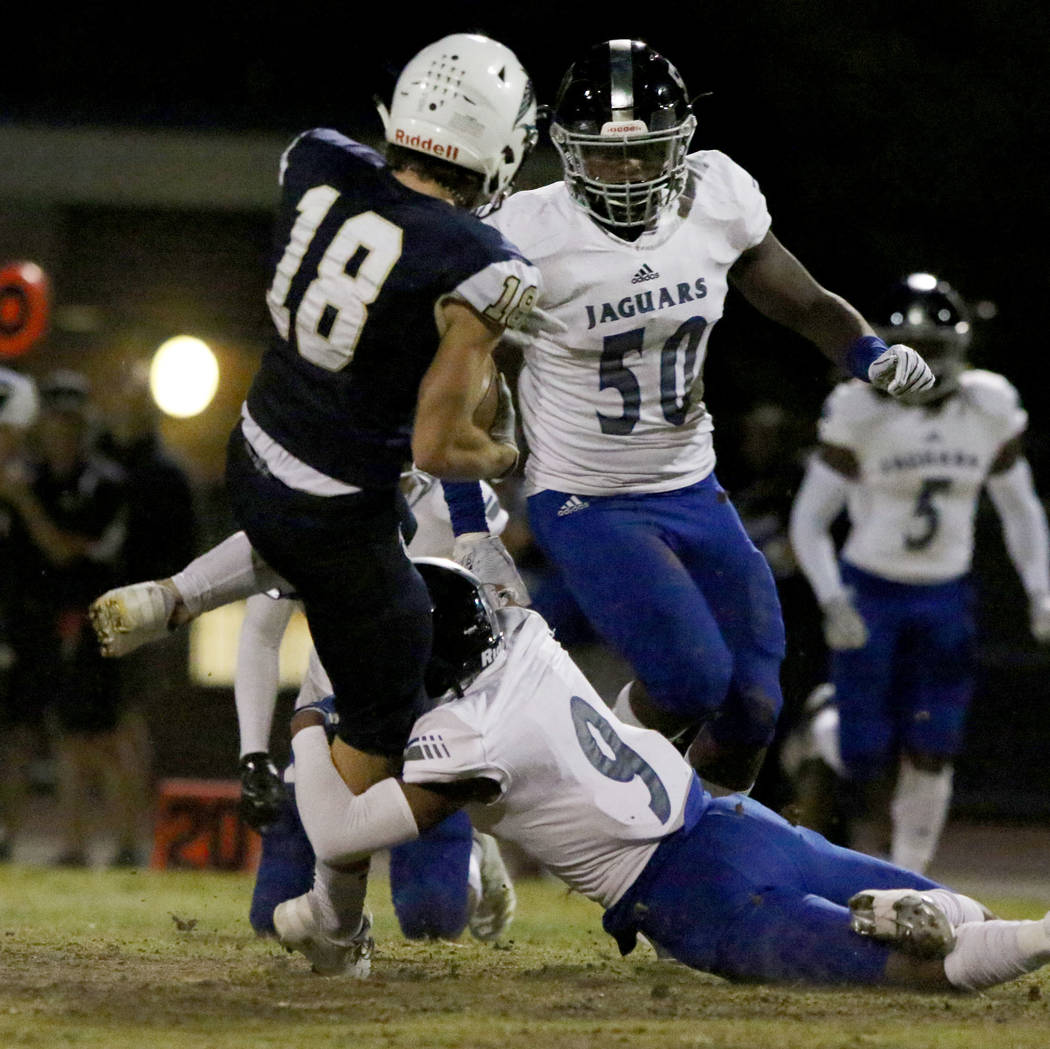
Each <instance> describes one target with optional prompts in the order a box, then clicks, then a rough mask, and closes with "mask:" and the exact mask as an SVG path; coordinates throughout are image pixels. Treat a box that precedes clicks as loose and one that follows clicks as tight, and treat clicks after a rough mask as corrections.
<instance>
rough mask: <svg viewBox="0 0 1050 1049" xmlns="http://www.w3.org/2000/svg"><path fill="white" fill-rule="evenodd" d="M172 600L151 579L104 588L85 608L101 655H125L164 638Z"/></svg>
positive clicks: (172, 595) (169, 593)
mask: <svg viewBox="0 0 1050 1049" xmlns="http://www.w3.org/2000/svg"><path fill="white" fill-rule="evenodd" d="M176 601H177V598H176V595H175V593H174V592H173V591H172V590H171V589H170V588H169V587H166V586H163V585H162V584H160V583H158V582H154V581H150V582H148V583H132V584H131V585H130V586H119V587H117V588H116V589H115V590H107V591H106V593H104V594H103V595H102V596H101V597H99V598H96V599H95V600H94V601H92V602H91V605H90V607H89V608H88V613H89V615H90V617H91V625H92V626H93V627H94V628H95V635H96V637H98V643H99V647H100V648H101V649H102V654H103V655H104V656H110V657H111V658H115V657H118V656H126V655H127V654H128V653H129V652H134V651H135V649H136V648H141V647H142V646H143V645H146V644H149V643H150V642H151V641H159V640H160V639H161V638H162V637H167V635H168V632H169V629H170V628H169V626H168V623H169V621H170V620H171V614H172V612H174V611H175V605H176Z"/></svg>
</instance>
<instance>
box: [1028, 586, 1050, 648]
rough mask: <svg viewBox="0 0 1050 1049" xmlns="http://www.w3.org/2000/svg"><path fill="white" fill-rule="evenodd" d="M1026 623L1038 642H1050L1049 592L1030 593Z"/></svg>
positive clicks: (1043, 643)
mask: <svg viewBox="0 0 1050 1049" xmlns="http://www.w3.org/2000/svg"><path fill="white" fill-rule="evenodd" d="M1028 625H1029V627H1030V629H1031V631H1032V637H1034V638H1035V639H1036V641H1038V642H1039V644H1041V645H1046V644H1050V594H1033V595H1032V599H1031V601H1030V602H1029V605H1028Z"/></svg>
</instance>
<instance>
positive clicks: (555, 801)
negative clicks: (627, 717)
mask: <svg viewBox="0 0 1050 1049" xmlns="http://www.w3.org/2000/svg"><path fill="white" fill-rule="evenodd" d="M499 616H500V622H501V625H502V627H503V631H504V635H505V637H506V639H507V641H506V645H507V648H506V653H505V654H504V655H503V656H502V657H501V658H500V659H498V660H497V661H496V662H495V663H494V664H493V666H491V667H490V668H488V669H487V670H486V671H484V672H483V673H482V674H481V675H480V676H479V677H478V678H477V680H476V681H475V682H474V683H473V684H472V685H471V686H470V687H469V689H468V690H467V692H466V695H465V696H464V697H463V698H461V699H454V700H451V701H449V702H448V703H446V704H444V705H442V706H439V707H437V708H436V709H435V710H433V711H431V712H429V713H427V714H425V715H424V716H423V717H421V718H420V719H419V720H418V721H417V722H416V724H415V727H414V728H413V732H412V740H411V742H410V743H409V746H408V749H407V751H406V753H405V764H404V773H403V776H404V779H405V781H406V782H409V783H423V784H425V783H427V782H443V783H447V782H450V781H454V780H457V779H470V778H475V777H484V778H488V779H491V780H493V781H495V782H496V783H497V784H498V785H499V788H500V795H499V797H498V798H497V799H496V800H495V801H494V802H492V803H490V804H487V805H477V806H472V807H471V818H472V819H473V821H474V825H475V826H476V827H477V828H478V829H479V830H484V831H488V832H489V833H492V834H495V835H496V836H497V837H499V838H503V839H505V840H509V841H512V842H515V843H516V844H518V845H520V846H521V847H522V848H524V849H525V850H526V851H528V852H529V853H530V854H531V855H532V856H534V857H535V858H536V859H537V860H538V861H539V862H541V863H543V864H544V865H545V866H546V867H548V869H550V870H551V871H552V872H553V873H554V874H556V875H557V876H558V877H560V878H562V879H563V880H564V881H565V882H566V883H567V884H569V885H570V886H572V887H573V888H575V889H577V890H578V891H579V892H581V893H583V894H584V895H586V896H588V897H589V898H591V899H595V900H598V901H599V902H601V903H602V904H603V905H604V906H606V907H608V906H611V905H612V904H613V903H614V902H615V901H616V900H617V899H619V897H620V896H621V895H622V894H623V892H624V891H626V889H627V887H628V886H629V885H630V884H631V883H632V882H633V881H634V879H635V878H637V876H638V874H639V873H640V872H641V870H642V868H643V867H644V866H645V864H646V863H647V862H648V860H649V858H650V857H651V856H652V853H653V851H654V850H655V849H656V846H657V845H658V844H659V842H660V841H661V840H662V839H663V838H664V837H665V836H666V835H668V834H670V833H673V832H674V831H675V830H677V829H678V828H679V827H680V826H682V824H683V819H684V810H685V803H686V799H687V797H688V795H689V792H690V789H691V788H692V785H693V772H692V769H691V768H690V767H689V766H688V765H687V764H686V762H685V760H684V759H683V758H682V756H681V755H680V754H679V753H678V751H677V750H675V748H674V746H673V745H672V744H671V743H669V742H668V741H667V740H666V739H664V737H663V736H661V735H659V733H656V732H649V731H647V730H645V729H639V728H634V727H632V726H628V725H625V724H623V723H622V722H621V721H619V719H618V718H617V717H616V716H615V715H614V714H613V713H612V711H611V710H609V708H608V707H607V706H606V705H605V703H603V702H602V700H601V698H600V697H599V696H598V694H597V693H596V692H595V691H594V689H593V688H592V687H591V685H590V684H589V682H588V681H587V679H586V678H585V677H584V676H583V674H582V673H581V672H580V670H579V668H578V667H576V665H575V664H574V663H573V662H572V660H571V659H570V658H569V656H568V654H567V653H566V652H565V651H564V649H562V648H561V646H560V645H559V644H558V643H557V642H556V641H555V640H554V638H553V637H552V636H551V633H550V629H549V627H548V626H547V624H546V623H545V622H544V620H543V619H542V618H541V617H540V616H538V615H537V614H536V613H534V612H530V611H528V610H527V609H522V608H505V609H501V610H500V612H499Z"/></svg>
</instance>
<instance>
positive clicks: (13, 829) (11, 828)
mask: <svg viewBox="0 0 1050 1049" xmlns="http://www.w3.org/2000/svg"><path fill="white" fill-rule="evenodd" d="M37 411H38V396H37V389H36V383H35V382H34V381H33V380H32V379H31V378H29V377H28V376H25V375H20V374H19V373H18V372H16V371H13V370H12V369H10V368H0V861H3V860H9V859H11V857H12V855H13V852H14V846H15V839H16V837H17V835H18V832H19V830H20V829H21V827H22V825H23V823H24V820H25V803H26V799H27V795H28V793H29V770H30V766H31V764H32V762H33V760H34V759H35V758H37V757H38V756H39V755H40V754H41V753H42V752H43V751H45V749H46V747H45V743H44V734H43V720H42V718H41V710H40V707H39V706H37V705H35V704H28V703H21V702H19V697H18V694H17V691H16V689H15V687H14V686H15V683H16V681H17V673H18V668H17V647H16V644H15V640H16V637H17V631H18V623H19V619H20V617H19V610H18V602H19V599H20V595H21V593H22V592H23V590H24V586H23V585H22V584H23V583H24V580H23V570H24V568H25V562H24V559H23V557H22V556H21V555H22V553H23V552H24V550H25V542H26V537H25V533H24V531H23V529H22V526H21V518H20V517H19V515H18V512H17V511H16V510H15V508H14V507H13V506H12V505H11V504H10V503H9V502H8V501H7V499H6V497H5V492H6V491H7V489H8V487H9V486H17V485H18V484H19V483H20V478H22V477H24V474H25V469H26V466H25V462H24V459H23V443H24V438H25V434H26V431H27V430H28V428H29V427H30V426H32V425H33V422H34V421H35V420H36V416H37Z"/></svg>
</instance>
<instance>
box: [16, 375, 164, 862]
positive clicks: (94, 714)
mask: <svg viewBox="0 0 1050 1049" xmlns="http://www.w3.org/2000/svg"><path fill="white" fill-rule="evenodd" d="M90 394H91V391H90V385H89V383H88V381H87V379H86V377H85V376H84V375H82V374H80V373H79V372H75V371H70V370H65V369H62V370H57V371H54V372H52V373H50V374H49V375H47V376H46V377H45V378H44V379H43V380H42V381H41V384H40V414H39V418H38V420H37V424H36V427H35V429H34V431H33V450H32V454H31V456H30V457H29V459H28V460H27V469H26V470H25V471H24V472H23V473H22V474H21V475H12V474H8V475H7V476H5V478H4V481H3V487H2V488H0V497H2V498H3V499H4V500H5V501H6V502H7V503H8V504H9V506H10V507H11V510H12V512H13V513H14V514H15V515H17V517H18V521H19V527H20V528H21V530H22V531H23V533H24V536H25V543H24V550H23V552H22V557H23V574H22V579H23V581H24V583H25V585H24V587H23V588H22V590H21V592H20V593H19V595H18V601H19V616H18V627H17V631H16V637H15V638H14V639H13V647H14V648H15V651H16V657H17V663H16V667H17V668H18V671H19V672H18V674H17V692H16V700H17V702H18V703H19V704H22V705H24V706H26V707H31V708H33V709H34V710H39V711H42V712H43V713H44V714H45V715H46V717H47V718H48V722H49V724H50V726H51V729H52V732H53V738H52V745H53V751H54V756H55V760H56V770H57V791H58V807H59V824H60V825H59V834H60V847H59V854H58V858H57V862H58V863H60V864H63V865H69V866H85V865H87V864H88V862H89V853H88V846H89V843H90V840H89V839H90V835H91V832H92V830H93V825H94V823H95V814H96V812H99V811H100V812H101V813H102V815H103V818H104V820H105V829H106V831H107V832H108V833H110V834H111V835H112V836H113V837H114V838H115V854H114V857H113V862H114V863H115V864H119V865H135V864H138V863H139V862H140V857H139V855H138V848H139V840H140V834H141V833H142V829H143V824H144V806H145V805H146V803H147V800H148V786H147V783H146V778H145V773H144V770H143V769H142V768H141V753H140V748H139V747H138V746H137V745H136V743H135V741H134V740H133V739H131V738H129V734H128V733H127V732H126V731H124V727H123V726H122V724H121V716H120V715H121V694H120V687H119V676H118V669H117V668H116V667H115V666H114V665H113V664H112V663H109V662H107V661H105V660H103V659H102V657H101V655H100V654H99V652H98V646H97V645H96V643H95V638H94V633H93V631H92V629H91V625H90V622H89V620H88V616H87V608H88V605H89V604H90V602H91V599H92V598H93V597H94V596H95V594H97V593H98V592H99V590H100V589H105V588H106V587H107V586H110V585H112V583H113V582H114V580H115V578H116V574H117V571H118V566H119V558H120V554H121V550H122V548H123V545H124V539H125V535H126V524H127V492H126V483H125V480H124V474H123V471H122V470H121V468H120V467H119V466H118V465H117V464H116V463H114V462H112V461H110V460H108V459H105V458H103V457H101V456H100V455H98V454H97V453H95V452H93V451H92V450H91V448H90V442H89V436H90V422H91V400H90ZM96 797H99V798H100V799H101V805H99V804H98V803H97V802H96Z"/></svg>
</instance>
